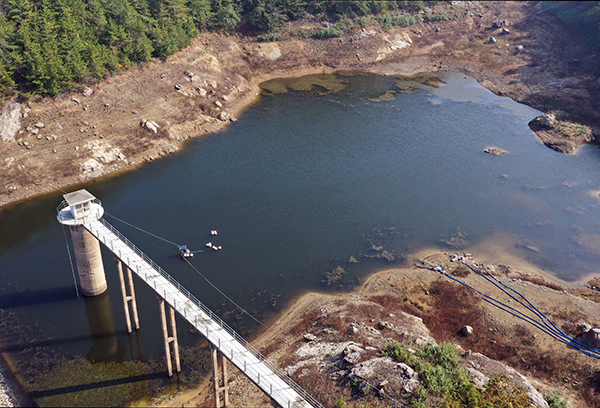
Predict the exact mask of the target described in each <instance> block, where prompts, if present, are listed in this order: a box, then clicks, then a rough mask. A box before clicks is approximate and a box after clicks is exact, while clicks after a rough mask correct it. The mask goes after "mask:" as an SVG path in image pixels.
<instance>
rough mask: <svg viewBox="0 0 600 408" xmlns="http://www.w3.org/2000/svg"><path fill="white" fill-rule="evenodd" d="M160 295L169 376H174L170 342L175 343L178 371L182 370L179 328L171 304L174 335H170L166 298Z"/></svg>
mask: <svg viewBox="0 0 600 408" xmlns="http://www.w3.org/2000/svg"><path fill="white" fill-rule="evenodd" d="M157 297H158V305H159V308H160V321H161V326H162V331H163V338H164V341H165V357H166V359H167V371H168V372H169V377H172V376H173V363H172V362H171V347H170V345H169V344H170V343H171V342H172V343H173V353H174V354H175V368H176V369H177V372H180V371H181V365H180V364H179V345H178V343H177V330H176V327H175V311H174V310H173V308H171V307H170V306H169V309H170V310H169V315H170V318H171V331H172V336H169V328H168V325H167V314H166V312H165V300H164V299H163V298H161V297H159V296H157Z"/></svg>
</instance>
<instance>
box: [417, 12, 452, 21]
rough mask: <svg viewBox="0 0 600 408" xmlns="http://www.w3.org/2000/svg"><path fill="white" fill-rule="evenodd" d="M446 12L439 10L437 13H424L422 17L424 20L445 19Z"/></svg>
mask: <svg viewBox="0 0 600 408" xmlns="http://www.w3.org/2000/svg"><path fill="white" fill-rule="evenodd" d="M446 19H447V17H446V14H444V12H441V13H439V14H425V16H424V17H423V20H425V21H444V20H446Z"/></svg>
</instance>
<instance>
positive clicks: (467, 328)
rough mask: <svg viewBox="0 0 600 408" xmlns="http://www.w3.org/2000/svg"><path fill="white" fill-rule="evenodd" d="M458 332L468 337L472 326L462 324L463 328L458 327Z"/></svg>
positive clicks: (471, 331)
mask: <svg viewBox="0 0 600 408" xmlns="http://www.w3.org/2000/svg"><path fill="white" fill-rule="evenodd" d="M460 334H461V335H462V336H464V337H468V336H470V335H471V334H473V328H472V327H471V326H463V328H462V329H460Z"/></svg>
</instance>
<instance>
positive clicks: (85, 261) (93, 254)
mask: <svg viewBox="0 0 600 408" xmlns="http://www.w3.org/2000/svg"><path fill="white" fill-rule="evenodd" d="M69 229H70V230H71V239H72V241H73V249H74V252H75V260H76V261H77V272H78V273H79V282H80V284H81V291H82V292H83V294H84V295H85V296H97V295H100V294H101V293H104V292H105V291H106V289H107V288H108V285H107V284H106V275H105V274H104V264H103V263H102V253H101V252H100V242H98V240H97V239H96V238H95V237H94V236H93V235H92V234H90V233H89V232H88V231H87V230H86V229H85V228H84V227H83V226H81V225H71V226H69Z"/></svg>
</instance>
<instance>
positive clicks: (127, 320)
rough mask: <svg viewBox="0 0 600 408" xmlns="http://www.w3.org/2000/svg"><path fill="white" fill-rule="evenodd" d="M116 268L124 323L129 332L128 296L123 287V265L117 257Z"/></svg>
mask: <svg viewBox="0 0 600 408" xmlns="http://www.w3.org/2000/svg"><path fill="white" fill-rule="evenodd" d="M117 269H118V270H119V282H120V283H121V294H122V295H123V310H124V311H125V323H127V332H128V333H131V332H132V330H131V317H130V316H129V296H127V291H126V289H125V278H124V277H123V266H122V263H121V261H120V260H119V259H117Z"/></svg>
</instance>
